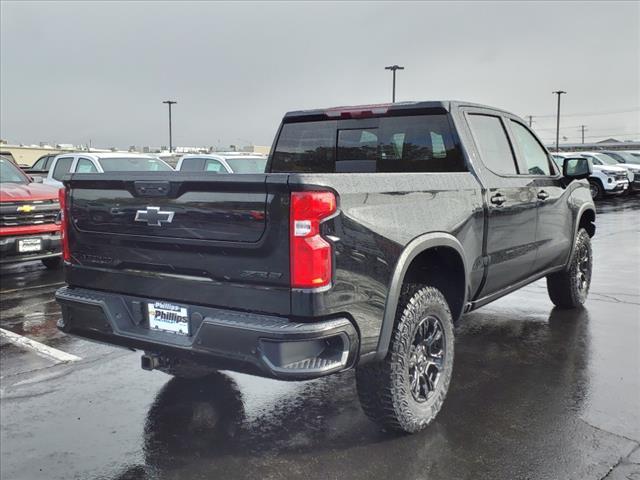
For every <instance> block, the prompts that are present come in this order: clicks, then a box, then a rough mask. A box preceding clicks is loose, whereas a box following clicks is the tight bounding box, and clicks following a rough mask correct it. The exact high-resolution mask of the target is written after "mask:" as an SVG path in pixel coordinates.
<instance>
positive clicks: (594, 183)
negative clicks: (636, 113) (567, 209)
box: [553, 150, 640, 199]
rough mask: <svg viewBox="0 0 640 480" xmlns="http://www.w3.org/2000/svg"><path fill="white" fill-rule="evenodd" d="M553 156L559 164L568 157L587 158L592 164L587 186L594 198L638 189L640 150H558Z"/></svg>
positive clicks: (639, 189)
mask: <svg viewBox="0 0 640 480" xmlns="http://www.w3.org/2000/svg"><path fill="white" fill-rule="evenodd" d="M553 158H554V159H555V160H556V162H557V163H558V164H559V165H562V164H563V163H564V162H565V161H566V160H567V159H570V158H586V159H588V160H589V162H590V163H591V164H592V166H593V173H592V174H591V176H590V177H589V186H590V190H591V197H592V198H594V199H601V198H604V197H606V196H611V195H620V194H625V193H632V192H633V193H637V192H638V191H640V152H637V153H636V152H624V151H615V152H614V151H608V150H607V151H598V152H558V153H554V154H553Z"/></svg>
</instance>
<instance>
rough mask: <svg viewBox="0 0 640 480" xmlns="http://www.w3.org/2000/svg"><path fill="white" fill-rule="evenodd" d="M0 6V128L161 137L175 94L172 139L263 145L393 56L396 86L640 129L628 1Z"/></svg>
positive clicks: (637, 6)
mask: <svg viewBox="0 0 640 480" xmlns="http://www.w3.org/2000/svg"><path fill="white" fill-rule="evenodd" d="M0 18H1V25H0V41H1V42H0V75H1V76H0V110H1V112H0V122H1V123H0V135H1V137H2V138H3V139H6V140H8V141H9V142H10V143H26V144H30V143H38V142H41V141H46V142H54V143H74V144H85V143H88V142H89V141H90V140H91V142H92V144H93V146H99V147H109V146H118V147H128V146H129V145H137V146H141V145H152V146H159V145H167V143H168V132H167V124H168V120H167V116H168V115H167V107H166V105H163V104H162V103H161V102H162V100H165V99H174V100H177V101H178V105H176V106H174V112H173V126H174V128H173V131H174V145H183V146H193V145H214V146H215V145H218V144H220V145H229V144H235V143H239V144H247V143H254V144H258V145H269V144H271V141H272V139H273V135H274V133H275V131H276V128H277V126H278V123H279V121H280V119H281V117H282V115H283V114H284V113H285V112H286V111H287V110H297V109H301V108H315V107H326V106H336V105H345V104H347V105H348V104H362V103H377V102H387V101H389V100H390V96H391V74H390V73H389V72H387V71H385V70H384V66H385V65H389V64H393V63H397V64H400V65H404V66H405V67H406V70H404V71H402V72H399V73H398V83H397V100H436V99H460V100H469V101H474V102H480V103H486V104H489V105H493V106H497V107H502V108H504V109H507V110H509V111H512V112H514V113H517V114H519V115H521V116H525V115H540V116H543V115H544V117H537V118H535V117H534V128H537V129H538V131H539V133H540V135H541V136H542V138H543V139H545V140H547V139H552V138H553V137H554V133H553V126H554V125H555V123H554V122H555V120H554V119H553V114H554V113H555V106H556V103H555V102H556V100H555V96H553V95H552V94H551V92H552V91H553V90H557V89H562V90H566V91H567V92H568V94H567V95H566V96H563V99H562V102H563V103H562V111H563V113H566V114H567V116H566V117H563V119H562V125H563V129H562V130H561V134H562V135H564V136H567V137H568V138H569V140H573V141H576V140H578V139H579V130H578V125H581V124H586V125H587V129H588V130H587V133H586V135H587V136H588V138H587V140H590V139H594V140H597V139H598V138H603V137H609V136H616V135H617V136H618V137H621V138H624V139H631V138H634V139H640V120H639V117H640V110H638V107H640V37H639V35H640V33H639V32H640V3H638V2H626V3H616V2H613V1H609V2H599V3H586V2H567V3H556V2H535V3H515V2H514V3H507V2H495V3H493V2H490V3H480V2H469V3H467V2H461V3H446V4H444V3H418V2H408V3H400V2H393V3H383V2H355V3H344V2H342V3H329V2H323V3H310V2H301V3H268V2H259V3H248V2H247V3H239V2H236V3H233V4H231V3H214V2H210V3H206V2H194V3H187V2H179V3H178V2H175V3H172V2H154V1H145V2H141V3H133V2H121V3H116V2H105V3H98V2H95V1H91V2H86V3H83V2H77V1H76V2H69V3H62V2H49V1H46V2H41V3H36V2H32V3H28V2H19V3H18V2H9V1H2V2H1V3H0ZM623 111H626V112H623ZM604 112H618V113H610V114H607V115H602V114H601V113H604ZM620 112H622V113H620ZM585 113H589V114H594V113H599V114H600V115H589V116H586V115H579V114H585ZM622 134H625V135H626V136H622ZM591 137H597V138H591Z"/></svg>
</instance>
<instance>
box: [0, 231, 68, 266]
mask: <svg viewBox="0 0 640 480" xmlns="http://www.w3.org/2000/svg"><path fill="white" fill-rule="evenodd" d="M27 238H40V239H41V240H42V249H41V250H39V251H37V252H24V253H23V252H19V251H18V241H19V240H24V239H27ZM60 255H61V247H60V234H59V233H53V234H52V233H41V234H33V235H20V236H6V237H4V236H0V264H6V263H16V262H28V261H31V260H42V259H43V258H50V257H59V256H60Z"/></svg>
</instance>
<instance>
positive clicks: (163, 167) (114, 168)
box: [100, 157, 173, 172]
mask: <svg viewBox="0 0 640 480" xmlns="http://www.w3.org/2000/svg"><path fill="white" fill-rule="evenodd" d="M100 165H102V169H103V170H104V171H105V172H159V171H163V172H164V171H170V170H173V169H172V168H171V167H170V166H169V165H168V164H166V163H165V162H163V161H162V160H160V159H159V158H139V157H115V158H101V159H100Z"/></svg>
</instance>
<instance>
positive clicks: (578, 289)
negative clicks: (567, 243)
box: [547, 228, 593, 308]
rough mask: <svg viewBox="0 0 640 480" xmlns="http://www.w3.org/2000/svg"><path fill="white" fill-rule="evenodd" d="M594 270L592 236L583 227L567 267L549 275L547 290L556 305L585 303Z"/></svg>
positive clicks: (574, 306)
mask: <svg viewBox="0 0 640 480" xmlns="http://www.w3.org/2000/svg"><path fill="white" fill-rule="evenodd" d="M592 270H593V255H592V252H591V237H589V234H588V233H587V231H586V230H585V229H584V228H581V229H580V230H578V236H577V238H576V245H575V248H574V250H573V253H572V254H571V260H570V261H569V263H568V264H567V266H566V267H565V269H564V270H562V271H560V272H556V273H552V274H551V275H547V291H548V292H549V298H550V299H551V301H552V302H553V303H554V305H555V306H557V307H558V308H577V307H579V306H581V305H582V304H584V302H585V301H586V300H587V296H588V295H589V287H590V286H591V272H592Z"/></svg>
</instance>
